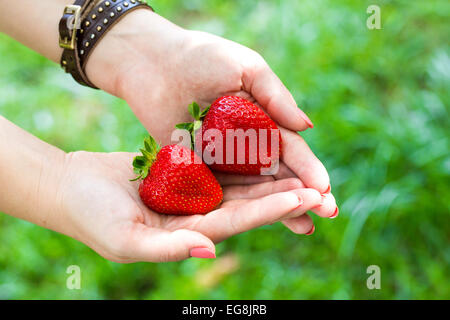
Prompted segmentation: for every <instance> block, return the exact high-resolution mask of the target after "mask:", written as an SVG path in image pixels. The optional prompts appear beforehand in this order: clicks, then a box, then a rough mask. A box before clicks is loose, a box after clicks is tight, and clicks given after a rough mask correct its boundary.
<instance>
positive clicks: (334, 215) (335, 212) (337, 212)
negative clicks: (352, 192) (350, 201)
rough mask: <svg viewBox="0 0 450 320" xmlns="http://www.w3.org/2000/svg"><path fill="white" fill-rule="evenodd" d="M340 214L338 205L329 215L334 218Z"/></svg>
mask: <svg viewBox="0 0 450 320" xmlns="http://www.w3.org/2000/svg"><path fill="white" fill-rule="evenodd" d="M338 215H339V208H338V207H336V209H335V210H334V213H333V214H332V215H331V216H330V217H329V218H330V219H334V218H336V217H337V216H338Z"/></svg>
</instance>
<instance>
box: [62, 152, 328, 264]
mask: <svg viewBox="0 0 450 320" xmlns="http://www.w3.org/2000/svg"><path fill="white" fill-rule="evenodd" d="M134 156H135V154H132V153H109V154H108V153H89V152H74V153H69V154H68V155H67V156H66V160H65V166H64V172H65V174H64V176H63V177H62V179H61V190H60V191H59V199H60V203H61V208H60V211H61V212H62V213H63V215H64V220H65V223H66V225H69V226H70V232H68V233H69V234H68V235H69V236H72V237H73V238H75V239H77V240H79V241H81V242H83V243H85V244H86V245H88V246H89V247H91V248H92V249H93V250H95V251H96V252H98V253H99V254H100V255H102V256H103V257H105V258H107V259H109V260H112V261H116V262H122V263H129V262H137V261H147V262H164V261H177V260H182V259H186V258H189V257H190V256H191V255H193V256H196V255H197V256H198V252H200V253H201V255H203V256H204V257H214V254H215V246H214V243H217V242H219V241H222V240H224V239H226V238H228V237H231V236H233V235H235V234H238V233H242V232H245V231H247V230H250V229H253V228H257V227H259V226H263V225H267V224H272V223H275V222H277V221H280V220H283V219H297V220H299V223H298V224H297V227H296V228H297V229H296V232H297V233H308V232H309V231H310V230H311V228H312V226H313V224H312V220H311V219H310V218H309V217H308V216H307V215H304V213H305V212H306V211H308V210H310V209H311V208H313V207H315V206H317V205H319V204H320V203H321V202H322V197H321V195H320V193H319V192H318V191H317V190H314V189H308V188H299V185H300V183H299V181H298V179H295V178H289V179H283V180H279V181H266V182H264V181H263V180H264V179H265V178H263V177H242V176H230V175H220V174H219V175H218V176H217V178H218V180H219V182H220V183H221V184H222V186H223V191H224V201H223V203H222V204H221V205H220V207H219V208H217V209H216V210H214V211H213V212H210V213H209V214H207V215H193V216H173V215H162V214H158V213H156V212H153V211H152V210H150V209H148V208H147V207H146V206H145V205H144V204H143V203H142V202H141V200H140V198H139V194H138V183H139V182H132V181H130V179H132V178H133V177H134V175H133V170H132V165H131V163H132V160H133V157H134ZM288 190H290V191H288ZM199 250H200V251H199ZM195 252H197V254H193V253H195ZM205 254H206V255H205Z"/></svg>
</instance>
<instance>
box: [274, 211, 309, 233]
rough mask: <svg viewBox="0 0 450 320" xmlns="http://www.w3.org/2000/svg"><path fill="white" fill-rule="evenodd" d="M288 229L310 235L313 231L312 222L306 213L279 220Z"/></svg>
mask: <svg viewBox="0 0 450 320" xmlns="http://www.w3.org/2000/svg"><path fill="white" fill-rule="evenodd" d="M281 222H282V223H283V224H284V225H285V226H286V227H287V228H288V229H289V230H291V231H292V232H294V233H296V234H306V235H311V234H312V233H313V232H314V229H315V228H314V223H313V220H312V219H311V217H310V216H309V215H308V214H304V215H301V216H300V217H296V218H292V219H286V220H283V221H281Z"/></svg>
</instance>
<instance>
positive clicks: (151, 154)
mask: <svg viewBox="0 0 450 320" xmlns="http://www.w3.org/2000/svg"><path fill="white" fill-rule="evenodd" d="M159 150H160V146H159V144H158V143H157V142H156V140H155V139H153V137H152V136H148V137H147V138H145V139H144V148H142V149H140V151H141V153H142V155H140V156H136V157H134V159H133V171H134V173H136V174H137V175H138V176H137V177H136V178H135V179H133V180H130V181H136V180H139V179H145V178H146V177H147V175H148V172H149V170H150V167H151V166H152V164H153V161H155V159H156V156H157V154H158V152H159Z"/></svg>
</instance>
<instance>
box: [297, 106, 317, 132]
mask: <svg viewBox="0 0 450 320" xmlns="http://www.w3.org/2000/svg"><path fill="white" fill-rule="evenodd" d="M298 110H299V111H300V117H302V119H303V120H305V122H306V124H307V125H308V127H310V128H311V129H312V128H314V124H313V123H312V121H311V119H309V118H308V116H307V115H306V113H304V112H303V111H302V110H301V109H298Z"/></svg>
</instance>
